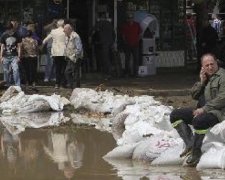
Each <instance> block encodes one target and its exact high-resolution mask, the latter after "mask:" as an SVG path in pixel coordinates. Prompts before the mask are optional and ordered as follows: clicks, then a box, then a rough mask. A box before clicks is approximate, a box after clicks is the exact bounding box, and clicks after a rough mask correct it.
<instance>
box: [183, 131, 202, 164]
mask: <svg viewBox="0 0 225 180" xmlns="http://www.w3.org/2000/svg"><path fill="white" fill-rule="evenodd" d="M204 137H205V134H195V136H194V144H193V149H192V154H191V155H190V156H189V157H188V159H187V161H186V163H187V165H188V166H190V167H195V166H196V165H197V164H198V162H199V160H200V158H201V155H202V151H201V147H202V142H203V139H204Z"/></svg>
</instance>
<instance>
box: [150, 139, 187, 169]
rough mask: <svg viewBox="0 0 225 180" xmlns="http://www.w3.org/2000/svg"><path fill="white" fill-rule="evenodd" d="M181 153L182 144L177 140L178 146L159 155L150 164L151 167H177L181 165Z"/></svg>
mask: <svg viewBox="0 0 225 180" xmlns="http://www.w3.org/2000/svg"><path fill="white" fill-rule="evenodd" d="M182 151H183V142H182V140H181V139H180V140H178V144H176V145H175V146H173V147H170V148H168V149H167V150H165V151H164V152H162V153H161V154H160V156H159V157H158V158H156V159H154V160H153V161H152V162H151V165H179V164H182V161H183V160H182V158H180V154H181V153H182Z"/></svg>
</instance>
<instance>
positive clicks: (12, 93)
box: [0, 86, 22, 102]
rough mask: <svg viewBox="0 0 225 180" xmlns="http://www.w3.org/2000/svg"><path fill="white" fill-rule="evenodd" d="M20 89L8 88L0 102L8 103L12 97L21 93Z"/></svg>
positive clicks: (16, 87)
mask: <svg viewBox="0 0 225 180" xmlns="http://www.w3.org/2000/svg"><path fill="white" fill-rule="evenodd" d="M21 91H22V90H21V87H20V86H10V87H9V88H8V89H7V90H6V91H5V92H4V94H3V95H2V96H1V98H0V102H4V101H8V100H9V99H11V98H12V97H13V96H15V95H16V94H18V93H19V92H21Z"/></svg>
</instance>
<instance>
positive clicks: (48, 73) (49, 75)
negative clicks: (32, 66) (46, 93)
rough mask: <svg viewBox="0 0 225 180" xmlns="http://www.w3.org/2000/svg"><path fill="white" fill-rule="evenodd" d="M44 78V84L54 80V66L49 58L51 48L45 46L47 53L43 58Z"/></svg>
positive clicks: (50, 57)
mask: <svg viewBox="0 0 225 180" xmlns="http://www.w3.org/2000/svg"><path fill="white" fill-rule="evenodd" d="M45 60H46V61H45V62H46V64H45V78H44V82H48V81H50V80H55V65H54V61H53V58H52V56H51V46H48V44H47V53H46V58H45Z"/></svg>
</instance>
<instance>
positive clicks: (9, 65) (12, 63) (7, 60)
mask: <svg viewBox="0 0 225 180" xmlns="http://www.w3.org/2000/svg"><path fill="white" fill-rule="evenodd" d="M18 60H19V59H18V57H17V56H12V57H3V72H4V79H5V80H6V83H7V86H10V85H11V82H12V81H11V80H12V75H13V80H14V83H15V85H16V86H20V74H19V66H18Z"/></svg>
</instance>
